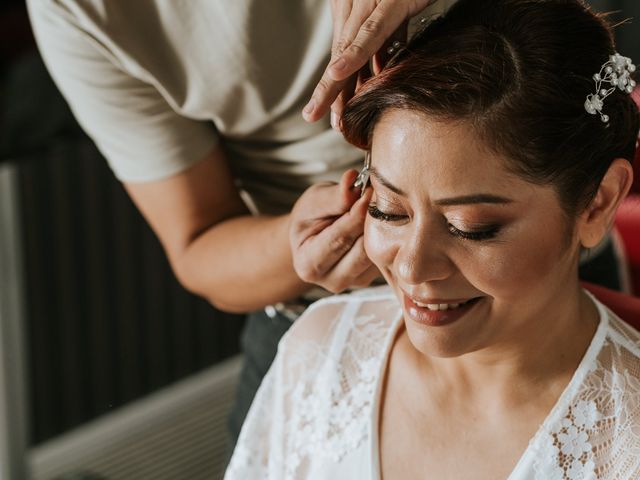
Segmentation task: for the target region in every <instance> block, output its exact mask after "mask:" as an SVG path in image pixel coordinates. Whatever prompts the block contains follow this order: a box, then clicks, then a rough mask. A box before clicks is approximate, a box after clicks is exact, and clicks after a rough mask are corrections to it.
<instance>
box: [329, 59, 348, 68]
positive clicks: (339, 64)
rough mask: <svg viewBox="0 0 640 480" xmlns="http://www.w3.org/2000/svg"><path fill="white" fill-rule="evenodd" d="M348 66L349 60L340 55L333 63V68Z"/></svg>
mask: <svg viewBox="0 0 640 480" xmlns="http://www.w3.org/2000/svg"><path fill="white" fill-rule="evenodd" d="M346 66H347V62H345V60H344V58H342V57H340V58H339V59H338V60H336V61H335V62H333V64H332V65H331V68H332V69H333V70H342V69H343V68H344V67H346Z"/></svg>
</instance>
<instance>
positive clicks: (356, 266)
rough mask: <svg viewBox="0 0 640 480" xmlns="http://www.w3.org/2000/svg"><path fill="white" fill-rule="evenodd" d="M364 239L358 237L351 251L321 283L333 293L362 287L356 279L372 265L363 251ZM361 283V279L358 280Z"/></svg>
mask: <svg viewBox="0 0 640 480" xmlns="http://www.w3.org/2000/svg"><path fill="white" fill-rule="evenodd" d="M363 239H364V237H363V236H360V237H358V239H357V240H356V241H355V242H354V244H353V245H352V247H351V249H350V250H349V251H348V252H347V253H346V254H345V255H344V256H343V257H342V258H341V259H340V260H339V261H338V262H337V263H336V264H335V265H334V266H333V268H332V269H331V270H330V272H329V273H328V275H327V276H326V278H325V280H324V282H323V283H325V284H326V285H327V286H329V287H330V290H331V291H332V292H334V293H338V292H341V291H343V290H345V289H347V288H350V287H356V286H362V285H361V284H360V283H359V282H358V279H360V277H361V276H362V275H364V274H366V273H367V272H369V270H370V269H371V267H372V266H373V264H372V263H371V260H369V257H367V254H366V252H365V251H364V240H363ZM360 281H362V279H360Z"/></svg>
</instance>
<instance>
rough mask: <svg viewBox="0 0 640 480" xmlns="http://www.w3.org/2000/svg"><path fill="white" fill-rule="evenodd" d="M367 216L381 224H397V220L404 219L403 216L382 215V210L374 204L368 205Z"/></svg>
mask: <svg viewBox="0 0 640 480" xmlns="http://www.w3.org/2000/svg"><path fill="white" fill-rule="evenodd" d="M368 211H369V215H371V216H372V217H373V218H375V219H376V220H381V221H383V222H397V221H398V220H402V219H403V218H405V215H395V214H393V213H384V212H383V211H382V210H379V209H378V207H377V206H376V205H375V204H373V203H372V204H371V205H369V208H368Z"/></svg>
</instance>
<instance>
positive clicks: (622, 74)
mask: <svg viewBox="0 0 640 480" xmlns="http://www.w3.org/2000/svg"><path fill="white" fill-rule="evenodd" d="M635 71H636V66H635V65H634V64H633V62H632V61H631V59H630V58H628V57H623V56H622V55H620V54H619V53H615V54H613V55H611V56H610V57H609V60H608V61H607V62H606V63H605V64H604V65H602V67H601V68H600V71H599V72H598V73H596V74H595V75H594V76H593V80H594V81H595V82H596V93H592V94H591V95H588V96H587V99H586V100H585V102H584V108H585V110H586V111H587V112H589V113H590V114H591V115H596V114H600V119H601V120H602V121H603V122H604V123H608V122H609V115H605V114H603V113H602V107H603V106H604V100H605V98H607V97H608V96H609V95H611V94H612V93H613V92H615V90H616V88H617V89H618V90H621V91H623V92H625V93H629V94H631V93H632V92H633V89H634V87H635V86H636V82H635V81H634V80H633V79H632V78H631V74H632V73H633V72H635Z"/></svg>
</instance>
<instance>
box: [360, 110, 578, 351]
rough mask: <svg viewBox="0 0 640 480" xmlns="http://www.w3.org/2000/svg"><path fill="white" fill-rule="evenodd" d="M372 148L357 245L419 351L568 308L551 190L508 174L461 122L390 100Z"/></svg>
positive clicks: (473, 341) (484, 338)
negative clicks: (367, 201)
mask: <svg viewBox="0 0 640 480" xmlns="http://www.w3.org/2000/svg"><path fill="white" fill-rule="evenodd" d="M371 158H372V176H371V184H372V187H373V190H374V194H373V197H372V200H371V205H370V207H369V216H368V218H367V221H366V225H365V248H366V251H367V254H368V255H369V257H370V258H371V260H372V261H373V262H374V263H375V264H376V266H377V267H378V268H379V269H380V271H381V272H382V273H383V275H384V276H385V278H386V280H387V281H388V282H389V284H390V285H391V286H392V287H393V288H394V289H395V292H396V294H397V296H398V298H399V299H400V302H401V304H402V305H403V311H404V317H405V323H406V327H407V333H408V335H409V338H410V339H411V342H412V343H413V345H414V346H415V347H416V348H417V349H418V350H420V351H421V352H423V353H425V354H430V355H435V356H441V357H452V356H459V355H463V354H465V353H469V352H473V351H477V350H481V349H484V348H486V347H489V346H491V345H496V344H500V343H501V342H504V343H505V344H506V343H507V342H509V341H510V340H512V339H513V338H522V336H523V335H528V334H529V333H530V332H531V329H535V328H541V325H543V324H544V322H545V321H548V319H550V318H554V315H559V314H562V313H563V312H565V313H566V312H567V311H568V309H571V308H572V307H574V306H575V301H576V298H577V295H576V293H577V292H578V288H577V286H578V279H577V262H578V260H577V259H578V252H579V245H578V240H577V239H576V236H575V235H573V234H572V233H571V231H572V230H573V229H572V228H571V227H572V226H571V225H567V219H566V217H565V216H564V215H563V211H562V209H561V206H560V203H559V201H558V198H557V196H556V194H555V192H554V190H553V189H552V188H551V187H547V186H538V185H534V184H531V183H529V182H527V181H525V180H523V179H521V178H520V177H518V176H516V175H514V174H512V173H510V172H509V171H508V170H507V168H506V166H505V162H504V160H502V159H501V158H500V157H498V156H497V155H496V154H495V153H492V152H490V151H489V149H486V148H483V146H482V144H480V143H479V142H478V141H477V140H476V139H475V138H474V136H473V134H472V131H471V129H470V128H468V127H466V126H465V124H464V123H462V122H460V123H437V122H435V121H431V120H429V118H428V117H427V116H425V115H423V114H421V113H417V112H412V111H405V110H391V111H389V112H387V113H385V114H384V115H383V117H382V118H381V119H380V121H379V122H378V123H377V125H376V127H375V130H374V134H373V144H372V151H371ZM571 302H573V303H571Z"/></svg>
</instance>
